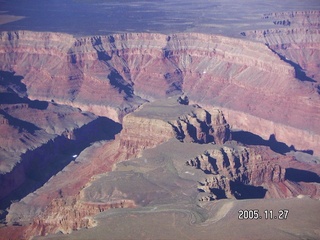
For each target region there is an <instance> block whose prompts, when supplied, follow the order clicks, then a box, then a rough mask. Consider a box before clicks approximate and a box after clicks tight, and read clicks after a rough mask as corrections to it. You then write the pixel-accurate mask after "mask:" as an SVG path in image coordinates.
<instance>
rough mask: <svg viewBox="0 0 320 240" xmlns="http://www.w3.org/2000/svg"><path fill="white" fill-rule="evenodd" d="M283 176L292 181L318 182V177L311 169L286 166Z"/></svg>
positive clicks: (319, 179)
mask: <svg viewBox="0 0 320 240" xmlns="http://www.w3.org/2000/svg"><path fill="white" fill-rule="evenodd" d="M285 178H286V179H287V180H290V181H293V182H308V183H309V182H315V183H320V177H319V175H318V174H316V173H314V172H311V171H306V170H300V169H295V168H287V169H286V174H285Z"/></svg>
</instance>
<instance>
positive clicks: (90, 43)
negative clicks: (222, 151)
mask: <svg viewBox="0 0 320 240" xmlns="http://www.w3.org/2000/svg"><path fill="white" fill-rule="evenodd" d="M312 36H313V35H312ZM316 36H317V35H316ZM312 42H313V43H312V44H313V46H314V47H313V48H314V49H318V47H317V45H315V44H317V40H316V39H312ZM0 43H1V48H0V56H1V59H2V61H1V62H0V68H1V69H3V70H10V71H15V72H16V73H17V74H20V75H22V76H23V77H24V79H23V83H24V84H26V87H27V93H28V96H29V98H31V99H45V100H49V101H51V100H54V101H55V102H57V103H65V104H69V105H72V106H74V107H79V108H81V109H82V110H90V111H92V112H94V113H97V114H99V115H104V116H107V117H109V118H111V119H113V120H115V121H122V118H123V116H124V115H126V114H127V113H128V112H131V111H133V110H134V109H136V108H137V107H138V106H140V105H141V104H143V103H144V102H145V101H153V100H154V99H157V98H165V97H168V96H171V95H176V94H180V93H182V92H184V93H185V94H187V95H188V96H189V98H190V100H192V101H193V102H195V103H198V104H200V105H209V106H212V105H213V106H219V107H223V108H226V109H230V114H231V113H235V112H240V113H244V114H249V115H252V116H255V117H258V118H261V119H265V120H269V121H272V122H274V123H275V124H274V129H275V131H277V130H276V129H278V128H279V129H281V126H282V125H286V126H290V127H292V128H294V129H299V130H302V131H303V132H306V133H308V132H310V134H311V135H313V136H315V143H311V144H310V145H308V143H305V145H306V146H297V147H298V148H299V147H302V148H308V149H309V148H310V149H312V150H314V151H315V153H317V154H318V152H317V149H315V145H316V144H319V142H318V140H317V139H318V135H319V134H320V132H319V131H320V130H319V127H318V124H317V123H318V122H319V120H320V119H319V113H320V99H319V95H318V93H317V92H316V90H315V88H314V87H312V86H310V85H309V84H307V83H306V82H303V81H300V80H299V79H297V78H295V77H296V74H297V73H296V70H295V68H294V66H291V65H290V64H289V63H286V62H285V61H283V59H281V56H278V55H277V54H276V53H274V52H272V51H271V50H270V49H269V47H268V46H265V45H264V44H261V43H257V42H249V41H245V40H240V39H231V38H226V37H222V36H210V35H205V34H196V33H184V34H173V35H169V36H166V35H162V34H147V33H127V34H114V35H109V36H94V37H81V38H74V37H72V36H70V35H67V34H55V33H33V32H27V31H20V32H2V33H1V41H0ZM315 56H316V55H315ZM57 83H59V84H57ZM302 116H303V117H302ZM232 119H233V118H230V123H231V124H232V125H233V124H235V125H236V122H233V121H232ZM278 123H279V124H280V125H278ZM247 125H250V118H248V124H247ZM251 125H252V126H254V125H253V124H251ZM270 130H271V129H270ZM251 131H252V132H255V133H256V134H260V131H259V128H256V130H255V127H253V128H252V129H251ZM279 131H280V130H279ZM273 133H274V132H271V131H270V133H269V134H270V135H271V134H273ZM288 137H289V136H288ZM283 141H285V142H287V143H288V144H293V143H295V142H296V141H294V140H293V139H292V138H286V137H283Z"/></svg>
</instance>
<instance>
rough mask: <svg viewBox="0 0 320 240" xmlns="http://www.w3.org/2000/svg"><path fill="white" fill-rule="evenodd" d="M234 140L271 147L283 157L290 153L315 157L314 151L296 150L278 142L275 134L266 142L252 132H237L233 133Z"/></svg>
mask: <svg viewBox="0 0 320 240" xmlns="http://www.w3.org/2000/svg"><path fill="white" fill-rule="evenodd" d="M232 139H233V140H235V141H237V142H240V143H243V144H246V145H255V146H257V145H261V146H267V147H270V149H271V150H272V151H274V152H276V153H280V154H282V155H284V154H285V153H288V152H290V151H298V152H303V153H307V154H310V155H313V150H296V149H295V147H294V146H293V145H291V146H288V145H287V144H285V143H283V142H278V141H277V139H276V137H275V135H274V134H271V135H270V137H269V139H268V140H265V139H263V138H262V137H260V136H259V135H256V134H254V133H251V132H247V131H236V132H232Z"/></svg>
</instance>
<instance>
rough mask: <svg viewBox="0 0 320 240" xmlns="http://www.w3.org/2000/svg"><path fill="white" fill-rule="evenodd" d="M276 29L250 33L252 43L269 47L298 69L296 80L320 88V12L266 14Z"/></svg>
mask: <svg viewBox="0 0 320 240" xmlns="http://www.w3.org/2000/svg"><path fill="white" fill-rule="evenodd" d="M264 17H265V18H266V19H270V21H272V22H273V23H274V25H275V28H274V29H264V30H259V31H248V32H245V33H244V34H245V35H246V36H247V37H248V38H251V39H256V40H258V41H261V42H264V43H266V44H268V46H269V47H270V48H271V49H273V50H274V51H275V52H277V53H278V54H280V56H281V57H282V58H283V60H284V61H286V62H288V63H289V64H291V65H292V66H294V67H295V68H296V77H297V78H299V79H301V80H302V81H315V82H317V83H318V84H319V81H320V76H319V66H317V64H316V62H318V59H319V56H320V53H319V51H320V50H319V49H320V31H319V26H320V11H296V12H282V13H272V14H265V16H264Z"/></svg>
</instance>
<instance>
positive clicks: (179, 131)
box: [119, 98, 230, 156]
mask: <svg viewBox="0 0 320 240" xmlns="http://www.w3.org/2000/svg"><path fill="white" fill-rule="evenodd" d="M173 137H175V138H177V139H179V140H180V141H182V142H196V143H210V142H214V143H219V144H223V143H224V142H226V141H227V140H229V139H230V129H229V125H228V124H227V122H226V120H225V119H224V116H223V114H222V112H221V111H220V110H218V109H215V111H213V114H212V115H211V114H210V113H208V112H207V111H205V110H204V109H202V108H200V107H199V106H197V105H190V106H189V105H182V104H179V103H178V102H177V99H176V98H171V99H168V100H162V101H156V102H153V103H146V104H145V105H143V106H142V107H140V109H138V110H137V111H135V112H134V113H131V114H128V115H126V116H125V117H124V119H123V130H122V132H121V134H120V136H119V138H120V146H121V151H123V152H126V153H127V154H129V155H130V156H132V155H136V154H137V153H139V152H141V150H142V149H145V148H150V147H155V146H157V145H158V144H160V143H163V142H165V141H168V140H169V139H171V138H173Z"/></svg>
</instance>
